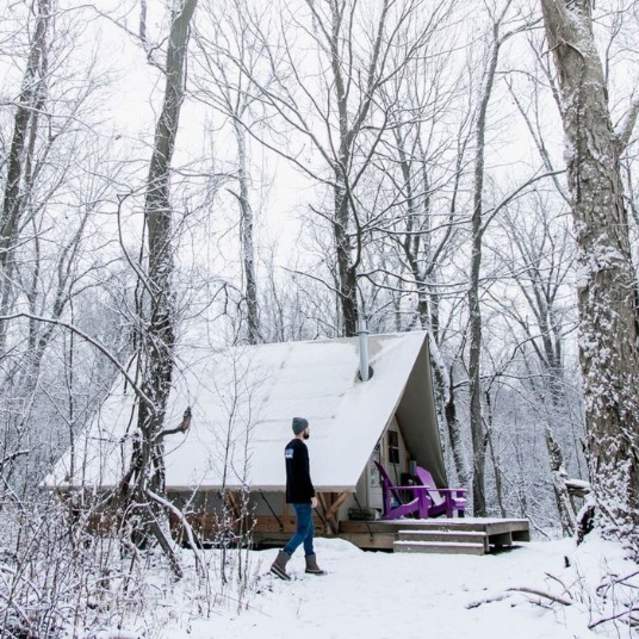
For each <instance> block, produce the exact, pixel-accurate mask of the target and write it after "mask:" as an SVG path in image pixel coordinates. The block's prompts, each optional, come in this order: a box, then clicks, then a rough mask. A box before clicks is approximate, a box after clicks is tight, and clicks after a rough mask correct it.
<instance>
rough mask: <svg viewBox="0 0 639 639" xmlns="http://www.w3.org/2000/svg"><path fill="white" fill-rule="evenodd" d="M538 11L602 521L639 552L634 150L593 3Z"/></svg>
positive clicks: (551, 4) (554, 4)
mask: <svg viewBox="0 0 639 639" xmlns="http://www.w3.org/2000/svg"><path fill="white" fill-rule="evenodd" d="M541 4H542V8H543V16H544V22H545V28H546V35H547V38H548V42H549V46H550V49H551V51H552V55H553V58H554V62H555V66H556V69H557V74H558V80H559V87H560V91H561V98H562V102H563V105H562V106H563V108H562V120H563V128H564V133H565V137H566V157H567V168H568V185H569V188H570V193H571V196H572V214H573V221H574V230H575V236H576V240H577V244H578V250H579V255H578V267H579V273H578V283H577V286H578V307H579V337H578V341H579V358H580V365H581V370H582V375H583V387H584V403H585V420H586V431H587V443H588V455H589V465H590V474H591V483H592V486H593V490H594V495H595V499H596V504H597V519H598V523H599V525H600V526H601V528H602V531H603V532H604V534H608V535H609V536H618V537H620V538H621V539H622V540H624V541H625V542H627V543H629V544H630V545H631V546H632V547H633V548H634V550H635V552H638V551H639V454H638V453H639V445H638V444H639V400H638V396H637V389H638V388H639V352H638V345H637V338H638V328H637V327H638V314H637V289H636V280H635V271H634V267H633V264H632V258H631V252H630V245H629V231H628V219H627V212H626V208H625V203H624V192H623V185H622V180H621V170H620V155H621V153H622V152H623V150H624V146H625V142H626V141H627V140H625V139H624V138H625V137H626V136H624V135H619V134H618V133H616V132H615V130H614V128H613V125H612V122H611V117H610V110H609V107H608V98H607V90H606V86H605V82H604V73H603V69H602V64H601V60H600V58H599V54H598V52H597V49H596V47H595V41H594V37H593V31H592V16H591V9H592V8H591V5H590V2H589V0H573V1H571V2H568V1H567V0H542V3H541ZM635 117H636V114H635ZM632 124H633V123H632V122H631V123H630V125H632Z"/></svg>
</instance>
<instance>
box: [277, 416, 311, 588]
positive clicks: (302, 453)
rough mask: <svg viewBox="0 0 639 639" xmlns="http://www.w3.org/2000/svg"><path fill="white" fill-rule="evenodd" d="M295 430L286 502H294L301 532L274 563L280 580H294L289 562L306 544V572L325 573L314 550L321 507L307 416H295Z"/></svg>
mask: <svg viewBox="0 0 639 639" xmlns="http://www.w3.org/2000/svg"><path fill="white" fill-rule="evenodd" d="M293 433H294V434H295V437H294V438H293V439H292V440H291V441H290V442H289V443H288V444H287V445H286V448H285V449H284V459H285V461H286V503H287V504H293V508H295V515H296V517H297V531H296V533H295V534H294V535H293V537H291V539H290V541H289V542H288V544H286V546H285V547H284V549H283V550H280V552H279V553H278V555H277V558H276V559H275V561H274V562H273V565H272V566H271V572H272V573H273V574H274V575H277V576H278V577H279V578H280V579H287V580H288V579H290V577H289V576H288V574H287V573H286V564H287V563H288V561H289V559H290V558H291V556H292V555H293V553H294V552H295V551H296V550H297V548H298V547H299V546H300V545H301V544H304V555H305V557H306V572H307V573H309V574H311V575H323V574H324V571H323V570H320V567H319V566H318V565H317V559H316V557H315V551H314V550H313V508H317V497H315V489H314V488H313V482H312V481H311V473H310V464H309V459H308V448H307V447H306V444H305V443H304V441H305V440H306V439H308V438H309V437H310V431H309V426H308V421H307V420H306V419H304V418H303V417H293Z"/></svg>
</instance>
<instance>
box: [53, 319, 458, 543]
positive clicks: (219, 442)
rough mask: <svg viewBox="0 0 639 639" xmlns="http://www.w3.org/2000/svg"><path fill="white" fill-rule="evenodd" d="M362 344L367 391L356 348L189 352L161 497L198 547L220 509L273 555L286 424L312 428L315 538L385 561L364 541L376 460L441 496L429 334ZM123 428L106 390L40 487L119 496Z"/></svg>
mask: <svg viewBox="0 0 639 639" xmlns="http://www.w3.org/2000/svg"><path fill="white" fill-rule="evenodd" d="M367 345H368V353H369V357H370V359H369V363H370V367H371V369H372V375H371V376H370V378H369V379H368V380H367V381H362V380H361V379H360V377H359V368H360V358H359V339H358V338H357V337H355V338H339V339H322V340H315V341H307V342H288V343H280V344H265V345H260V346H250V347H237V348H233V349H227V350H224V351H215V350H213V349H211V348H207V347H205V346H203V345H202V343H201V341H199V340H198V341H197V343H195V344H190V345H185V346H183V347H182V348H181V351H180V358H179V360H178V361H179V362H181V363H182V364H181V366H180V367H179V370H178V372H177V373H176V375H175V376H174V379H175V383H174V387H173V390H172V392H171V395H170V398H169V402H168V407H169V413H168V415H167V422H168V423H169V424H172V423H176V424H177V423H178V422H179V421H180V419H181V415H182V413H183V411H184V410H185V408H186V407H187V406H190V407H191V409H192V421H191V426H190V428H189V430H188V431H187V432H186V433H178V434H175V435H172V436H171V437H170V438H168V439H167V440H166V451H165V460H166V491H167V494H168V496H169V497H170V498H171V500H172V501H174V503H176V504H177V505H179V506H181V507H183V508H184V507H185V508H184V509H185V512H187V513H188V518H189V520H190V521H191V522H192V523H193V525H194V529H195V530H196V532H198V534H199V535H200V538H201V539H202V540H203V541H205V540H206V539H207V538H213V537H214V536H215V534H216V532H217V531H218V529H219V521H220V513H221V512H222V510H223V504H224V507H225V508H226V509H228V508H231V509H232V510H233V511H234V512H235V515H236V516H239V515H241V514H242V513H243V512H244V513H247V512H248V513H250V518H251V520H252V521H253V522H254V529H253V539H254V542H255V543H257V544H263V543H280V542H281V541H282V540H283V539H284V538H286V537H287V536H288V535H289V534H290V532H291V531H292V530H293V527H294V520H293V517H292V509H290V510H289V508H288V507H287V506H286V504H285V499H284V491H285V470H284V447H285V445H286V444H287V442H288V441H289V440H290V439H291V437H292V432H291V419H292V417H294V416H299V417H305V418H306V419H308V421H309V423H310V426H311V439H310V440H309V441H308V446H309V451H310V459H311V475H312V479H313V483H314V485H315V489H316V491H317V493H318V496H319V499H320V504H321V507H320V508H319V509H318V513H317V515H316V528H317V533H318V534H326V535H336V534H337V535H343V536H345V537H346V538H348V539H350V540H351V541H354V542H355V543H358V544H359V545H360V546H363V547H373V548H375V547H384V548H389V547H390V548H392V545H393V538H392V535H391V536H389V535H388V534H377V533H375V531H374V530H373V528H374V526H373V524H374V523H375V522H371V521H370V519H371V518H378V517H379V516H380V515H381V512H382V489H381V485H380V478H379V473H378V471H377V469H376V467H375V465H374V462H375V461H378V462H380V463H381V464H382V465H383V466H384V467H385V468H386V469H387V471H388V473H389V475H390V476H391V478H392V479H393V481H394V482H396V483H397V484H401V483H403V481H404V479H405V478H406V477H408V476H409V475H410V474H413V473H412V471H413V470H414V468H415V466H416V465H419V466H421V467H424V468H427V469H428V470H429V471H430V472H431V473H432V475H433V477H434V479H435V481H436V483H437V485H438V486H440V487H441V486H445V485H446V472H445V468H444V462H443V458H442V450H441V444H440V439H439V432H438V428H437V421H436V415H435V408H434V401H433V388H432V381H431V372H430V362H429V353H428V341H427V336H426V334H425V333H424V332H421V331H420V332H411V333H403V334H390V335H374V336H371V337H370V338H367ZM134 423H135V402H134V401H133V394H132V392H131V390H130V389H128V390H124V391H123V390H122V389H121V388H120V389H118V388H114V389H113V390H112V392H111V393H110V394H109V396H108V398H107V399H106V400H105V401H104V403H103V404H102V406H101V407H100V409H99V410H98V412H97V413H96V415H95V417H94V419H93V421H92V423H91V424H90V425H89V427H88V428H87V430H86V432H85V433H84V434H83V435H82V436H81V437H80V438H79V441H77V442H76V443H75V446H74V449H73V450H74V453H73V454H74V458H73V460H72V459H71V454H72V453H71V451H68V452H67V453H66V454H65V455H64V456H63V457H62V458H61V459H60V460H59V462H58V463H57V464H56V466H55V468H54V469H53V471H52V473H51V474H50V475H49V476H48V477H47V478H46V480H45V484H46V485H48V486H49V487H51V488H55V489H57V490H58V491H69V490H70V491H74V490H86V491H91V492H102V491H106V490H108V489H111V488H113V487H114V486H117V484H118V482H119V480H120V478H121V477H123V476H124V474H125V473H126V470H127V467H128V464H129V460H130V458H131V454H130V453H131V439H132V438H131V434H132V425H133V424H134ZM71 469H73V472H71ZM351 520H353V521H351ZM355 520H357V521H355ZM349 522H350V523H349ZM386 532H387V531H386ZM389 544H390V546H389Z"/></svg>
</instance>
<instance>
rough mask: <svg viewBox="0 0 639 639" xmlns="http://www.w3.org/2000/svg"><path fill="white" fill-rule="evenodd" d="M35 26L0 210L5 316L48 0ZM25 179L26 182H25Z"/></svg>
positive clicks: (1, 309)
mask: <svg viewBox="0 0 639 639" xmlns="http://www.w3.org/2000/svg"><path fill="white" fill-rule="evenodd" d="M36 8H37V14H36V19H35V29H34V34H33V40H32V42H31V48H30V50H29V58H28V60H27V66H26V69H25V72H24V77H23V79H22V89H21V91H20V97H19V98H18V107H17V109H16V113H15V116H14V120H13V135H12V139H11V147H10V149H9V155H8V158H7V176H6V182H5V187H4V197H3V200H2V208H1V209H0V313H2V315H6V313H7V311H8V306H9V299H10V296H11V289H12V286H11V270H12V269H11V266H12V264H11V261H12V256H13V251H14V247H15V245H16V242H17V240H18V233H19V231H20V220H21V217H22V212H23V210H24V202H25V198H26V197H27V196H28V194H27V193H25V190H26V188H25V187H26V186H30V184H29V180H28V178H29V177H30V170H29V167H30V166H31V164H32V160H31V156H32V155H33V152H34V147H35V140H36V132H37V122H38V114H39V112H40V111H41V110H42V108H43V107H44V101H45V96H46V73H47V35H48V31H49V22H50V18H51V5H50V0H38V1H37V3H36ZM25 182H26V184H25ZM5 340H6V322H0V353H2V352H3V351H4V346H5Z"/></svg>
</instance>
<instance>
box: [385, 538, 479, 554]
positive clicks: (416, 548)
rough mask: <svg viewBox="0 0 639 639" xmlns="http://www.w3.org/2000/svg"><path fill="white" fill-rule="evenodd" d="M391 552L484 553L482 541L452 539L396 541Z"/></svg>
mask: <svg viewBox="0 0 639 639" xmlns="http://www.w3.org/2000/svg"><path fill="white" fill-rule="evenodd" d="M393 552H412V553H424V554H425V553H429V554H442V555H484V554H486V546H485V545H484V544H483V543H462V542H454V541H396V542H395V543H394V544H393Z"/></svg>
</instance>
